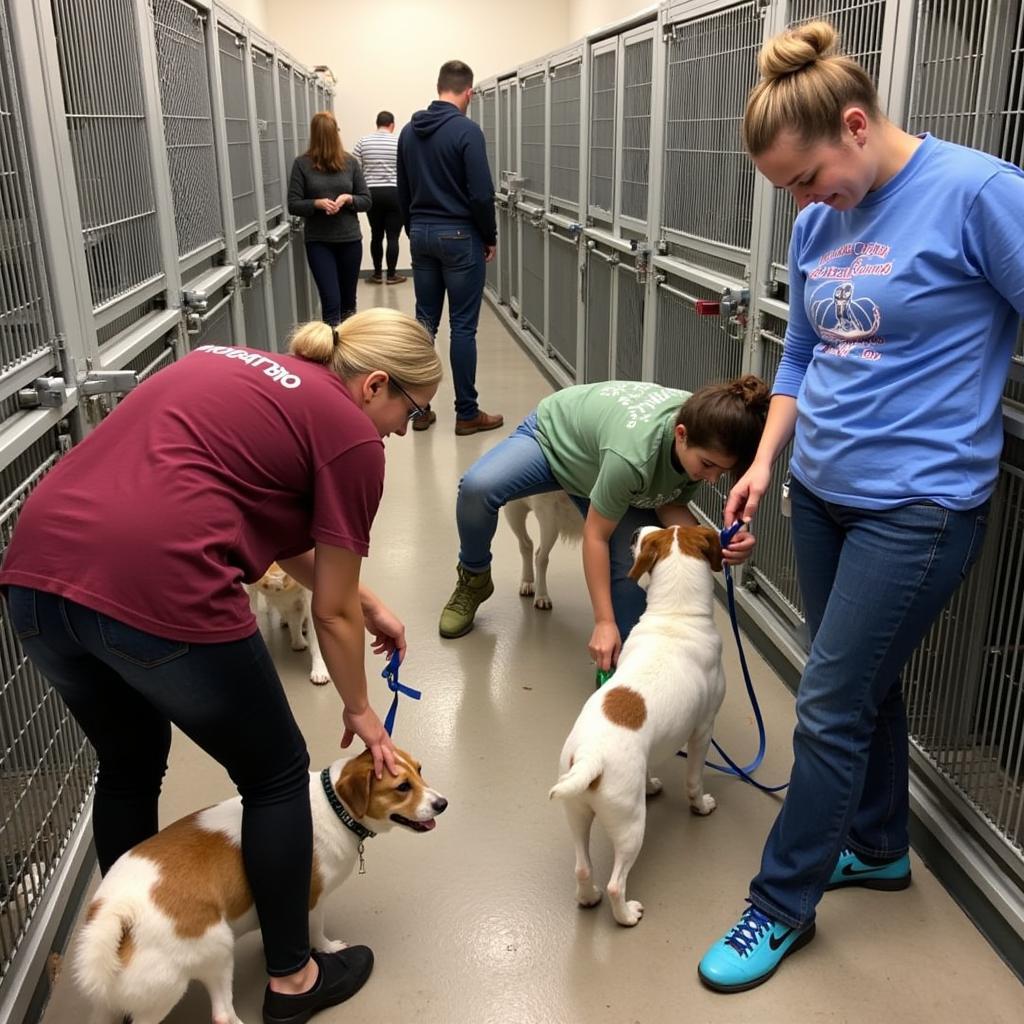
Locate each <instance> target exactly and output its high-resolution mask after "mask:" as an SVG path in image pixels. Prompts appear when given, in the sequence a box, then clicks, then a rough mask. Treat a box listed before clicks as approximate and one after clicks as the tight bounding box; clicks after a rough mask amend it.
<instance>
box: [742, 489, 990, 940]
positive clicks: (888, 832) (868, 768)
mask: <svg viewBox="0 0 1024 1024" xmlns="http://www.w3.org/2000/svg"><path fill="white" fill-rule="evenodd" d="M790 494H791V496H792V503H793V546H794V548H795V550H796V562H797V571H798V578H799V582H800V592H801V594H802V595H803V599H804V605H805V608H806V611H807V625H808V628H809V630H810V633H811V637H812V644H811V652H810V655H809V656H808V659H807V664H806V666H805V667H804V673H803V676H802V677H801V679H800V688H799V690H798V691H797V699H796V718H797V724H796V731H795V733H794V736H793V756H794V759H793V774H792V776H791V777H790V783H789V790H788V791H787V793H786V801H785V803H784V804H783V805H782V809H781V810H780V811H779V816H778V817H777V818H776V820H775V825H774V826H773V827H772V831H771V834H770V835H769V836H768V841H767V843H766V844H765V848H764V853H763V854H762V858H761V871H760V874H758V876H757V877H756V878H755V879H754V880H753V882H751V884H750V897H751V901H752V902H753V904H754V905H755V906H757V907H759V908H760V909H761V910H763V911H765V912H766V913H768V914H771V915H772V916H773V917H775V918H776V919H778V920H780V921H783V922H784V923H786V924H788V925H790V926H792V927H802V926H803V925H805V924H808V923H809V922H810V921H812V920H813V919H814V910H815V907H816V906H817V903H818V900H819V899H820V898H821V894H822V891H823V889H824V887H825V884H826V883H827V881H828V878H829V875H830V874H831V873H832V869H833V867H834V866H835V862H836V858H837V856H838V855H839V852H840V850H841V849H842V848H843V847H844V846H848V847H850V848H852V849H853V850H855V851H857V852H860V853H865V854H868V855H869V856H872V857H897V856H900V855H902V854H904V853H906V851H907V849H908V847H909V845H910V841H909V836H908V815H909V799H908V791H907V787H908V778H907V760H908V750H907V746H908V741H907V719H906V711H905V709H904V705H903V694H902V690H901V685H900V672H901V671H902V670H903V666H904V665H905V664H906V663H907V661H908V660H909V658H910V656H911V654H913V652H914V649H915V648H916V647H917V646H918V644H920V642H921V640H922V639H923V638H924V636H925V634H926V633H927V632H928V630H929V629H930V627H931V625H932V623H933V622H934V621H935V618H936V616H937V615H938V614H939V612H940V611H941V610H942V608H943V606H944V605H945V604H946V602H947V601H948V600H949V598H950V596H951V595H952V594H953V592H954V591H955V590H956V588H957V587H958V586H959V585H960V582H961V580H962V579H963V578H964V577H965V576H966V575H967V572H968V571H969V569H970V568H971V566H972V565H973V564H974V561H975V559H976V558H977V556H978V553H979V552H980V550H981V545H982V542H983V540H984V538H985V520H986V515H987V512H988V505H987V503H986V504H985V505H982V506H981V507H979V508H976V509H972V510H970V511H968V512H951V511H949V510H948V509H944V508H940V507H939V506H938V505H935V504H932V503H931V502H922V503H920V504H915V505H904V506H902V507H900V508H894V509H888V510H885V511H880V512H879V511H871V510H865V509H856V508H849V507H846V506H842V505H833V504H831V503H829V502H825V501H822V500H821V499H819V498H817V497H815V496H814V495H813V494H812V493H811V492H810V491H808V490H807V488H805V487H803V486H801V484H800V483H799V482H798V481H796V480H793V481H792V483H791V485H790Z"/></svg>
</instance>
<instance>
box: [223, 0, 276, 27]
mask: <svg viewBox="0 0 1024 1024" xmlns="http://www.w3.org/2000/svg"><path fill="white" fill-rule="evenodd" d="M276 2H277V0H228V3H227V5H226V6H227V7H228V8H229V9H230V10H232V11H234V12H235V14H239V15H241V16H242V17H243V18H245V20H246V21H247V22H249V23H250V24H251V25H255V26H256V28H257V29H259V31H260V32H262V33H263V34H264V35H268V32H267V28H268V18H267V8H269V7H270V6H271V5H272V4H274V3H276Z"/></svg>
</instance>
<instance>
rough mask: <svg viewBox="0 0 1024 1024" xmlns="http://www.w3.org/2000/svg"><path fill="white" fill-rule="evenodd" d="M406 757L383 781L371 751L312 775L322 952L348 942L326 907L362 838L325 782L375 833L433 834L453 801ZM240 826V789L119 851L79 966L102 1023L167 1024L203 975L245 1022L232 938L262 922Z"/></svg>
mask: <svg viewBox="0 0 1024 1024" xmlns="http://www.w3.org/2000/svg"><path fill="white" fill-rule="evenodd" d="M396 755H397V757H396V760H397V762H398V768H399V773H398V775H397V776H393V775H391V773H390V772H388V771H386V770H385V772H384V776H383V778H382V779H379V780H378V779H377V777H376V776H375V775H374V773H373V759H372V757H371V755H370V752H369V751H364V752H363V753H362V754H360V755H359V756H358V757H354V758H352V759H350V760H348V761H335V762H334V763H333V764H332V765H330V767H328V768H325V769H324V771H323V772H319V773H314V772H310V776H309V796H310V803H311V806H312V811H313V875H312V883H311V886H310V914H309V934H310V940H311V942H312V944H313V946H314V948H316V949H318V950H322V951H324V952H337V951H338V950H340V949H344V948H345V945H346V944H345V943H344V942H339V941H337V940H334V939H329V938H327V936H326V935H325V934H324V903H325V902H326V897H327V896H328V894H329V893H331V892H332V891H333V890H334V889H336V888H337V887H338V886H339V885H340V884H341V883H342V882H343V881H344V880H345V879H346V878H347V877H348V875H349V874H350V873H351V871H352V868H353V867H354V866H355V864H356V862H357V861H358V860H360V859H361V856H362V846H363V841H362V839H361V838H360V836H359V835H357V834H356V832H355V831H353V830H352V826H351V825H348V824H346V823H345V822H343V820H342V818H341V816H340V815H339V814H338V812H337V811H336V810H335V805H334V801H333V800H332V799H331V797H329V796H328V792H327V789H328V788H330V789H331V790H332V791H333V793H334V795H335V797H336V798H337V800H339V801H340V806H342V807H343V808H344V809H345V810H346V811H347V813H348V814H349V815H350V816H351V818H352V819H354V820H355V821H356V822H358V824H359V825H361V826H362V827H363V830H364V832H368V833H369V835H371V836H372V835H375V834H379V833H381V832H387V831H390V830H391V829H393V828H394V827H395V826H396V825H400V826H402V828H404V829H407V830H409V831H411V832H429V831H430V830H431V829H433V828H434V825H435V824H436V822H435V818H436V816H437V815H438V814H440V813H441V812H442V811H443V810H444V809H445V808H446V807H447V806H448V801H447V800H446V799H445V798H444V797H443V796H441V794H440V793H438V792H436V791H435V790H433V789H430V788H429V787H428V786H427V784H426V783H425V782H424V781H423V777H422V776H421V775H420V765H419V763H418V762H417V761H415V760H414V759H413V758H412V757H410V755H409V754H407V753H405V752H404V751H401V750H396ZM325 776H326V783H325ZM241 828H242V800H241V797H235V798H233V799H231V800H225V801H223V802H222V803H219V804H216V805H214V806H213V807H208V808H206V810H204V811H197V812H196V813H194V814H190V815H188V816H187V817H185V818H181V819H180V820H179V821H176V822H174V824H173V825H168V826H167V828H165V829H163V830H162V831H161V832H159V833H157V835H155V836H153V837H152V838H151V839H147V840H146V841H145V842H142V843H139V845H138V846H136V847H135V848H134V849H132V850H129V851H128V853H126V854H124V855H123V856H122V857H120V858H118V860H117V862H116V863H115V864H114V866H113V867H112V868H111V869H110V871H109V872H108V873H107V875H106V877H105V878H104V879H103V881H102V882H101V883H100V886H99V889H97V891H96V895H95V897H94V898H93V901H92V903H91V904H90V905H89V910H88V914H87V916H86V924H85V926H84V927H83V929H82V933H81V935H80V937H79V940H78V947H77V955H76V957H75V962H74V973H75V978H76V980H77V982H78V984H79V986H80V987H81V989H82V991H83V992H84V993H85V995H86V997H87V999H88V1000H89V1002H90V1004H91V1005H92V1007H93V1014H92V1017H91V1022H92V1024H121V1020H122V1018H123V1016H125V1015H127V1014H130V1015H131V1018H132V1022H133V1024H157V1022H159V1021H162V1020H163V1019H164V1018H165V1017H166V1016H167V1014H169V1013H170V1012H171V1010H172V1009H173V1007H174V1006H175V1004H176V1003H177V1002H178V1001H179V1000H180V999H181V997H182V996H183V995H184V993H185V989H186V988H187V986H188V983H189V981H191V980H193V979H195V980H198V981H201V982H202V983H203V984H204V985H205V986H206V988H207V990H208V991H209V993H210V999H211V1002H212V1004H213V1019H214V1021H215V1022H216V1024H242V1022H241V1021H240V1020H239V1018H238V1016H237V1014H236V1013H235V1010H234V1004H233V999H232V985H231V978H232V974H233V970H234V945H235V939H236V937H237V936H239V935H243V934H244V933H245V932H249V931H253V930H254V929H255V928H257V927H258V926H259V922H258V921H257V918H256V909H255V907H254V906H253V901H252V892H251V890H250V889H249V882H248V880H247V879H246V877H245V869H244V867H243V865H242V851H241V845H240V836H241Z"/></svg>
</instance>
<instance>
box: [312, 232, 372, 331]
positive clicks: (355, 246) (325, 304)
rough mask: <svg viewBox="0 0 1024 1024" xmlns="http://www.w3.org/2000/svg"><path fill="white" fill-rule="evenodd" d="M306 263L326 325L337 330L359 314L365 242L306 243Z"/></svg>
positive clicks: (358, 240)
mask: <svg viewBox="0 0 1024 1024" xmlns="http://www.w3.org/2000/svg"><path fill="white" fill-rule="evenodd" d="M306 262H308V263H309V269H310V272H311V273H312V275H313V280H314V281H315V282H316V290H317V292H318V293H319V295H320V313H321V316H322V318H323V321H324V323H326V324H330V325H331V326H332V327H336V326H337V325H338V324H340V323H341V321H342V320H347V319H348V318H349V317H350V316H351V315H352V314H353V313H354V312H355V311H356V289H357V288H358V287H359V267H360V266H361V264H362V262H363V243H362V241H361V240H360V239H358V238H357V239H356V240H355V241H353V242H306Z"/></svg>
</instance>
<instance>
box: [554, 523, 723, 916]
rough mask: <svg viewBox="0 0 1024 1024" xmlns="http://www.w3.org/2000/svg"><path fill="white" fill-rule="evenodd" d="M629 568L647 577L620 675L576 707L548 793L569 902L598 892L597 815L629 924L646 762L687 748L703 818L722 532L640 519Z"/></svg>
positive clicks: (718, 664) (718, 665) (693, 797)
mask: <svg viewBox="0 0 1024 1024" xmlns="http://www.w3.org/2000/svg"><path fill="white" fill-rule="evenodd" d="M633 555H634V563H633V568H632V569H631V570H630V573H629V575H630V576H631V577H632V578H633V579H635V580H636V581H637V582H638V583H639V584H640V585H641V586H644V584H645V582H646V589H647V610H646V611H645V612H644V614H643V615H641V616H640V621H639V622H638V623H637V624H636V625H635V626H634V627H633V630H632V632H631V633H630V634H629V636H628V638H627V639H626V642H625V643H624V644H623V645H622V653H621V654H620V655H619V663H618V666H617V668H616V670H615V675H614V676H613V677H612V678H611V680H610V681H609V682H608V683H607V684H606V685H605V686H603V687H602V688H601V689H599V690H597V691H595V692H594V694H593V695H592V696H591V697H590V699H589V700H588V701H587V702H586V704H584V705H583V710H582V711H580V714H579V717H578V718H577V719H576V724H575V725H574V726H573V727H572V731H571V732H570V733H569V737H568V739H567V740H566V741H565V746H564V747H563V748H562V757H561V761H560V764H559V771H560V772H561V777H560V778H559V780H558V782H557V783H555V785H554V786H553V787H552V789H551V793H550V796H552V797H558V798H559V799H561V800H563V801H564V806H565V813H566V817H567V819H568V822H569V830H570V832H571V833H572V837H573V843H574V845H575V848H576V901H577V902H578V903H579V904H580V906H583V907H592V906H594V905H595V904H597V903H598V902H599V901H600V899H601V890H600V889H598V887H597V886H596V885H595V884H594V878H593V866H592V864H591V860H590V827H591V825H592V823H593V821H594V818H595V817H597V819H598V820H599V821H600V822H601V824H602V825H603V826H604V829H605V831H606V832H607V833H608V835H609V837H610V839H611V841H612V846H613V848H614V851H615V862H614V866H613V867H612V874H611V878H610V880H609V882H608V898H609V900H610V902H611V906H612V913H613V914H614V915H615V920H616V921H618V922H619V924H621V925H626V926H631V925H635V924H636V923H637V922H638V921H639V920H640V918H641V916H642V915H643V910H644V908H643V905H642V904H641V903H639V902H638V901H636V900H627V899H626V878H627V876H628V875H629V871H630V869H631V868H632V866H633V863H634V862H635V861H636V858H637V856H638V854H639V853H640V847H641V845H642V844H643V840H644V828H645V825H646V821H647V807H646V803H645V796H646V795H650V794H654V793H657V792H659V791H660V789H661V783H660V782H659V781H658V780H657V779H655V778H652V777H651V775H650V773H649V769H648V765H653V764H657V763H658V761H662V760H665V759H666V758H669V757H672V756H673V755H674V754H675V752H676V751H677V750H678V749H679V748H680V747H681V746H683V745H684V744H685V745H686V748H687V757H688V760H687V764H686V795H687V797H688V798H689V802H690V809H691V810H692V811H693V813H694V814H702V815H703V814H710V813H711V812H712V811H713V810H714V809H715V799H714V797H712V796H710V795H709V794H707V793H705V792H704V780H703V772H704V758H705V757H706V755H707V751H708V745H709V743H710V742H711V731H712V728H713V727H714V722H715V715H716V714H718V709H719V708H720V707H721V704H722V700H723V698H724V697H725V674H724V672H723V670H722V638H721V637H720V636H719V634H718V630H717V629H716V628H715V622H714V618H713V605H714V577H713V576H712V572H718V571H720V570H721V568H722V548H721V543H720V541H719V537H718V532H717V531H716V530H712V529H711V528H709V527H707V526H673V527H669V528H665V529H659V528H658V527H655V526H645V527H643V529H641V530H640V531H639V538H638V540H637V543H636V546H635V547H634V551H633Z"/></svg>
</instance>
